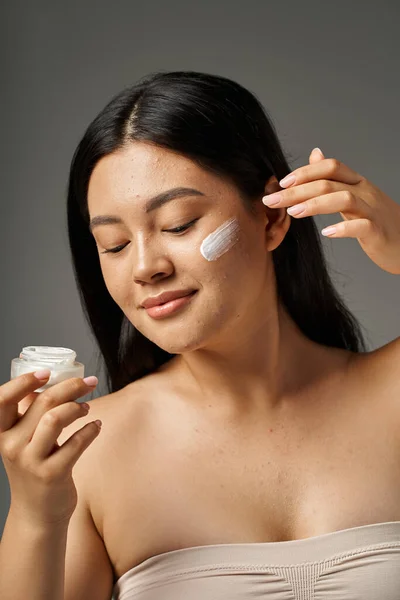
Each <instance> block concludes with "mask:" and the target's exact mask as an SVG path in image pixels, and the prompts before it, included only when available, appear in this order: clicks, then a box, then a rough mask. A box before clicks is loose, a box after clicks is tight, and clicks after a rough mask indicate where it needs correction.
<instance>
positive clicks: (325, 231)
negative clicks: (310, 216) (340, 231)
mask: <svg viewBox="0 0 400 600" xmlns="http://www.w3.org/2000/svg"><path fill="white" fill-rule="evenodd" d="M321 233H322V235H333V234H334V233H336V227H325V229H322V231H321Z"/></svg>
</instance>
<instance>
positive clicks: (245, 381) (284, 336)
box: [173, 304, 343, 415]
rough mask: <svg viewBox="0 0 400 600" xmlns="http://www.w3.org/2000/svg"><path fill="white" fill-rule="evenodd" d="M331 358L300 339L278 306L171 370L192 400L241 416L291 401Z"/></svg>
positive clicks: (327, 352)
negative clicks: (255, 323)
mask: <svg viewBox="0 0 400 600" xmlns="http://www.w3.org/2000/svg"><path fill="white" fill-rule="evenodd" d="M337 353H340V357H341V359H343V351H341V350H338V351H337ZM334 354H335V349H333V348H328V347H326V346H321V345H320V344H316V343H315V342H313V341H311V340H309V339H308V338H307V337H306V336H304V334H303V333H302V332H301V331H300V330H299V328H298V327H297V325H296V324H295V323H294V321H293V320H292V319H291V318H290V316H289V315H288V313H287V312H286V310H284V308H283V307H282V306H281V305H278V304H277V305H276V306H275V309H274V310H272V311H270V312H269V313H268V317H264V318H261V319H258V320H257V325H256V328H255V327H254V326H253V327H252V328H251V327H250V326H249V327H247V326H246V324H243V323H242V324H241V326H240V329H239V327H238V329H237V331H235V332H234V335H233V336H232V335H231V337H230V339H229V341H227V340H225V343H224V342H222V341H220V343H219V344H215V345H213V346H212V347H206V348H201V349H199V350H195V351H193V352H188V353H184V354H182V355H179V356H178V357H177V358H176V359H174V365H173V369H174V375H175V376H176V375H177V374H178V379H179V381H180V383H182V384H183V386H184V389H185V390H190V395H191V398H195V400H196V401H198V402H200V403H201V404H202V405H204V406H208V407H212V406H216V407H218V409H221V410H223V411H226V410H227V411H229V412H230V413H232V412H233V413H235V414H238V415H244V414H248V413H250V412H251V413H253V414H254V412H256V413H259V411H272V410H274V409H277V408H279V407H281V406H282V405H283V404H284V403H286V402H291V401H293V400H294V398H295V397H296V396H298V395H299V393H301V392H302V391H305V390H306V389H307V388H308V387H309V386H310V385H311V384H312V383H315V382H317V381H318V378H319V377H321V374H322V373H323V372H325V373H326V371H327V365H329V363H331V364H332V356H333V355H334ZM175 369H176V370H175Z"/></svg>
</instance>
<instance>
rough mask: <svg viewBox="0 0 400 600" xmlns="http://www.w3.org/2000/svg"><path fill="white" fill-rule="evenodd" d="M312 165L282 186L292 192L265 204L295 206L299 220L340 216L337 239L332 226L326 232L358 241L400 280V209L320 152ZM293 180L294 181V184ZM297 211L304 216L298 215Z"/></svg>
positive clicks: (313, 155) (272, 196)
mask: <svg viewBox="0 0 400 600" xmlns="http://www.w3.org/2000/svg"><path fill="white" fill-rule="evenodd" d="M309 161H310V164H309V165H307V166H304V167H300V168H298V169H295V170H294V171H292V173H290V174H289V175H288V176H287V177H285V178H284V179H282V180H281V181H280V182H279V185H280V187H281V188H288V189H281V190H280V191H279V192H278V193H276V194H269V195H267V196H264V198H263V202H264V204H266V205H267V206H272V205H271V204H270V202H271V200H274V199H278V200H279V203H277V204H274V205H273V208H282V207H287V206H288V207H291V208H289V209H288V211H287V212H288V213H289V214H290V215H291V216H295V217H296V218H302V217H310V216H314V215H317V214H321V215H327V214H330V213H336V212H339V213H340V215H341V216H342V218H343V219H344V221H341V222H340V223H336V224H335V225H333V226H332V227H334V228H335V230H334V231H332V234H331V233H330V230H331V227H327V228H325V229H323V230H322V232H321V233H322V234H323V235H329V236H330V237H335V238H343V237H350V238H357V240H358V242H359V244H360V246H361V248H362V249H363V250H364V252H365V253H366V254H367V256H369V258H370V259H371V260H372V261H373V262H374V263H375V264H377V265H378V267H381V269H383V270H384V271H387V272H388V273H392V274H393V275H400V205H398V204H397V203H396V202H394V200H392V199H391V198H389V196H387V195H386V194H385V193H384V192H382V191H381V190H380V189H379V188H377V187H376V186H375V185H373V184H372V183H371V182H370V181H368V180H367V179H365V177H363V176H362V175H360V174H359V173H357V172H356V171H353V170H352V169H350V168H349V167H347V166H346V165H344V164H343V163H341V162H340V161H338V160H337V159H335V158H325V156H324V155H323V154H322V152H320V150H319V149H318V148H314V150H313V151H312V152H311V154H310V158H309ZM292 176H294V177H295V179H293V180H290V179H289V178H290V177H292ZM289 186H290V187H289ZM278 196H280V197H281V198H280V199H279V198H278ZM294 209H296V210H297V209H299V211H301V213H300V212H298V213H297V214H295V210H294Z"/></svg>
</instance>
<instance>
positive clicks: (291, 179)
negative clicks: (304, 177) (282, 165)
mask: <svg viewBox="0 0 400 600" xmlns="http://www.w3.org/2000/svg"><path fill="white" fill-rule="evenodd" d="M295 181H296V177H295V175H286V177H284V178H283V179H281V181H280V182H279V185H280V186H281V187H285V186H289V185H292V183H294V182H295Z"/></svg>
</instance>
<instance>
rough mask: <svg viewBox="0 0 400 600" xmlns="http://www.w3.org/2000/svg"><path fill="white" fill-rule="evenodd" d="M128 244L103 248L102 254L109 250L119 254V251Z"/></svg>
mask: <svg viewBox="0 0 400 600" xmlns="http://www.w3.org/2000/svg"><path fill="white" fill-rule="evenodd" d="M127 245H128V244H123V245H122V246H116V247H115V248H110V249H109V250H103V252H101V253H100V254H108V252H111V253H112V254H118V252H121V250H123V248H125V246H127Z"/></svg>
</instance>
